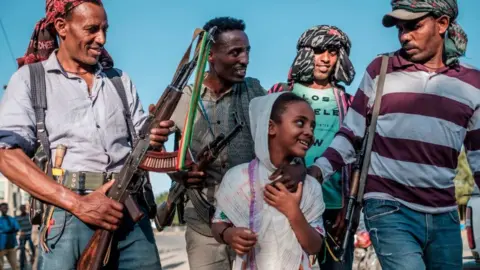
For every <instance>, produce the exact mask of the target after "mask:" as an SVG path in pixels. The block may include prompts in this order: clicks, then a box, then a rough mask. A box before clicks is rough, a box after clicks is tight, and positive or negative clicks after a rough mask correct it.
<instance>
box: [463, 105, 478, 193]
mask: <svg viewBox="0 0 480 270" xmlns="http://www.w3.org/2000/svg"><path fill="white" fill-rule="evenodd" d="M465 151H466V154H467V159H468V163H469V164H470V168H471V169H472V174H473V177H474V179H475V184H477V187H479V188H480V108H477V110H476V111H475V112H474V114H473V116H472V118H471V119H470V122H469V125H468V128H467V135H466V137H465Z"/></svg>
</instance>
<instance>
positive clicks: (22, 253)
mask: <svg viewBox="0 0 480 270" xmlns="http://www.w3.org/2000/svg"><path fill="white" fill-rule="evenodd" d="M27 243H28V244H29V245H30V250H31V252H32V258H35V246H34V245H33V241H32V237H31V235H22V236H20V244H19V246H18V247H19V249H20V269H21V270H23V269H25V261H26V260H27V256H26V254H25V253H26V251H25V246H26V244H27ZM32 261H33V260H32Z"/></svg>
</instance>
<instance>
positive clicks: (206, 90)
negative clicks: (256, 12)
mask: <svg viewBox="0 0 480 270" xmlns="http://www.w3.org/2000/svg"><path fill="white" fill-rule="evenodd" d="M215 26H216V27H217V30H216V32H215V33H214V36H213V38H214V41H215V43H214V44H213V45H212V47H211V50H210V54H209V56H208V62H209V65H210V68H209V72H208V73H207V74H206V77H205V80H204V81H203V86H202V90H201V93H200V99H201V102H200V106H199V107H200V112H199V113H197V116H196V119H195V124H194V133H193V139H192V144H191V149H192V151H193V152H194V154H195V153H197V152H198V151H200V150H201V148H203V147H204V146H206V145H207V144H208V143H210V142H211V141H212V140H213V139H214V138H216V137H217V136H218V135H219V134H220V133H223V134H227V133H229V132H230V131H231V130H232V129H233V128H234V127H235V126H236V125H237V123H238V124H239V123H240V122H244V123H249V121H248V104H249V102H250V100H251V99H252V98H254V97H257V96H261V95H264V94H265V93H266V92H265V90H264V89H263V88H262V87H261V85H260V83H259V81H258V80H257V79H253V78H245V76H246V72H247V66H248V62H249V53H250V43H249V40H248V37H247V35H246V33H245V32H244V31H245V24H244V22H243V21H242V20H238V19H235V18H230V17H220V18H215V19H212V20H210V21H209V22H207V23H206V24H205V26H204V27H203V29H204V30H206V31H209V30H210V29H211V28H212V27H215ZM184 93H186V94H184V95H183V96H182V98H181V100H180V103H179V105H178V106H177V109H176V110H175V112H174V113H173V115H172V118H171V119H172V120H174V122H175V123H176V125H177V127H178V129H179V130H180V131H182V130H183V126H182V125H183V123H184V117H185V113H186V111H187V110H188V102H189V100H190V96H191V87H190V86H187V87H186V89H185V90H184ZM254 156H255V154H254V151H253V140H252V137H251V135H250V131H249V127H248V126H245V127H244V128H243V129H242V130H241V132H240V133H239V134H237V136H236V137H235V138H234V139H233V140H232V141H231V143H230V144H229V145H228V146H227V147H226V148H225V149H224V150H223V151H222V152H221V153H220V155H219V157H218V158H217V159H216V160H215V161H214V162H213V163H212V164H210V165H209V166H208V167H207V168H206V170H205V172H198V171H191V172H189V173H188V175H180V174H176V175H172V178H173V179H174V180H176V181H179V182H182V183H186V185H187V187H188V186H189V185H197V186H198V185H201V186H202V187H204V188H203V192H202V193H203V196H204V197H205V199H206V200H207V201H208V202H209V203H211V204H214V195H215V191H216V190H217V189H218V184H220V182H221V180H222V177H223V175H224V174H225V173H226V172H227V171H228V169H229V168H231V167H233V166H235V165H238V164H241V163H244V162H249V161H250V160H252V159H253V158H254ZM200 208H201V206H200V205H193V203H192V201H191V200H189V201H188V202H187V204H186V206H185V217H184V218H185V222H186V223H187V230H186V233H185V239H186V242H187V253H188V262H189V264H190V269H199V270H206V269H230V268H231V267H232V260H233V259H234V253H233V251H232V250H231V249H230V248H229V247H228V246H227V245H224V244H220V243H218V242H217V241H215V239H214V238H213V237H212V232H211V229H210V224H209V223H210V218H211V217H209V216H206V217H205V216H203V215H201V213H202V209H200ZM203 210H205V209H203ZM198 212H200V213H198ZM207 213H208V211H207Z"/></svg>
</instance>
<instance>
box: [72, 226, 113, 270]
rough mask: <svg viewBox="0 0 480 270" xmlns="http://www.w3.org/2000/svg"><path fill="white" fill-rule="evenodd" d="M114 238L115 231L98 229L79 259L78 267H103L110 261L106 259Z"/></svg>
mask: <svg viewBox="0 0 480 270" xmlns="http://www.w3.org/2000/svg"><path fill="white" fill-rule="evenodd" d="M112 239H113V232H111V231H107V230H102V229H99V230H96V231H95V233H94V234H93V236H92V238H90V241H89V242H88V244H87V248H86V249H85V250H84V251H83V253H82V256H81V257H80V259H79V260H78V263H77V269H101V268H102V267H103V266H105V265H106V263H107V262H108V257H107V258H106V259H105V256H106V255H107V252H108V251H109V250H108V249H109V246H110V244H111V241H112Z"/></svg>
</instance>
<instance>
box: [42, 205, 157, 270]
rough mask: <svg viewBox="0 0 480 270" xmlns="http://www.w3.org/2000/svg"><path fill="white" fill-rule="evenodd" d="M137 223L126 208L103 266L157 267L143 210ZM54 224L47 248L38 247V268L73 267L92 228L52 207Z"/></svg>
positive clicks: (143, 268) (151, 239)
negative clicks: (105, 264) (106, 262)
mask: <svg viewBox="0 0 480 270" xmlns="http://www.w3.org/2000/svg"><path fill="white" fill-rule="evenodd" d="M144 213H145V216H144V217H143V218H142V220H140V221H139V222H138V223H134V222H133V221H132V220H131V218H130V216H129V215H128V213H127V212H124V218H123V220H122V224H121V225H120V228H119V229H118V230H117V231H116V232H115V234H114V240H113V241H112V250H111V253H110V259H109V263H108V264H107V266H106V267H105V268H104V269H124V270H127V269H128V270H130V269H131V270H133V269H142V270H158V269H161V265H160V257H159V254H158V249H157V245H156V243H155V237H154V235H153V230H152V226H151V223H150V220H149V218H148V215H147V213H146V211H145V210H144ZM53 220H54V225H53V226H51V229H50V231H49V233H48V236H47V245H48V247H49V249H50V252H48V253H46V252H45V251H44V250H43V249H41V248H40V256H39V261H38V269H39V270H57V269H58V270H66V269H76V263H77V260H78V259H79V258H80V256H81V254H82V251H83V250H84V249H85V247H86V246H87V244H88V241H89V240H90V238H91V237H92V236H93V234H94V232H95V228H93V227H91V226H89V225H86V224H85V223H83V222H82V221H81V220H79V219H78V218H77V217H75V216H73V215H72V214H71V213H69V212H66V211H64V210H62V209H59V208H56V209H55V211H54V213H53Z"/></svg>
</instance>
